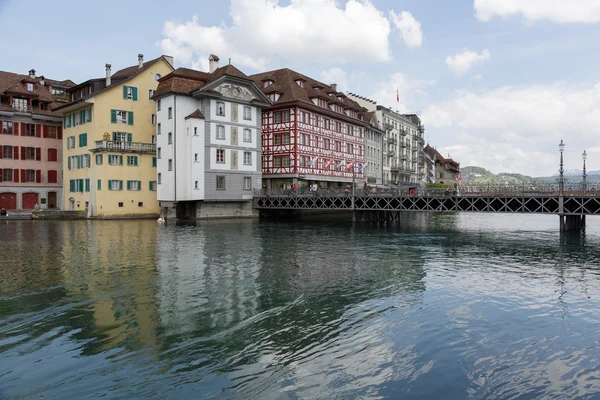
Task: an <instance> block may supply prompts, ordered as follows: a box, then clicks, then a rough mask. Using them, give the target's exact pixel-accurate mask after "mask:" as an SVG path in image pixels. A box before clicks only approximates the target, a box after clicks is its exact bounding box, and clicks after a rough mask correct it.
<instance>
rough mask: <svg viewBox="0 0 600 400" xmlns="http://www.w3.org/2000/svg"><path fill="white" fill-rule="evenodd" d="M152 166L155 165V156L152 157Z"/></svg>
mask: <svg viewBox="0 0 600 400" xmlns="http://www.w3.org/2000/svg"><path fill="white" fill-rule="evenodd" d="M152 166H153V167H156V157H152Z"/></svg>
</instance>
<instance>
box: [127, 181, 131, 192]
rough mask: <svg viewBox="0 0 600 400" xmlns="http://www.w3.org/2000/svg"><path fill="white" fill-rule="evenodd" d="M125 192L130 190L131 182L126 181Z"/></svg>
mask: <svg viewBox="0 0 600 400" xmlns="http://www.w3.org/2000/svg"><path fill="white" fill-rule="evenodd" d="M127 190H131V181H127Z"/></svg>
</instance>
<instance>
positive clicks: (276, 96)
mask: <svg viewBox="0 0 600 400" xmlns="http://www.w3.org/2000/svg"><path fill="white" fill-rule="evenodd" d="M279 96H280V95H279V93H271V94H270V95H269V100H271V102H272V103H275V102H276V101H277V100H279Z"/></svg>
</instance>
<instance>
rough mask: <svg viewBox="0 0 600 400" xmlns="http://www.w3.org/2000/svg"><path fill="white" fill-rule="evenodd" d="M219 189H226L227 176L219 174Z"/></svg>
mask: <svg viewBox="0 0 600 400" xmlns="http://www.w3.org/2000/svg"><path fill="white" fill-rule="evenodd" d="M217 190H225V177H224V176H222V175H217Z"/></svg>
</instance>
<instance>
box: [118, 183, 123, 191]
mask: <svg viewBox="0 0 600 400" xmlns="http://www.w3.org/2000/svg"><path fill="white" fill-rule="evenodd" d="M119 190H123V181H119Z"/></svg>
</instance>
